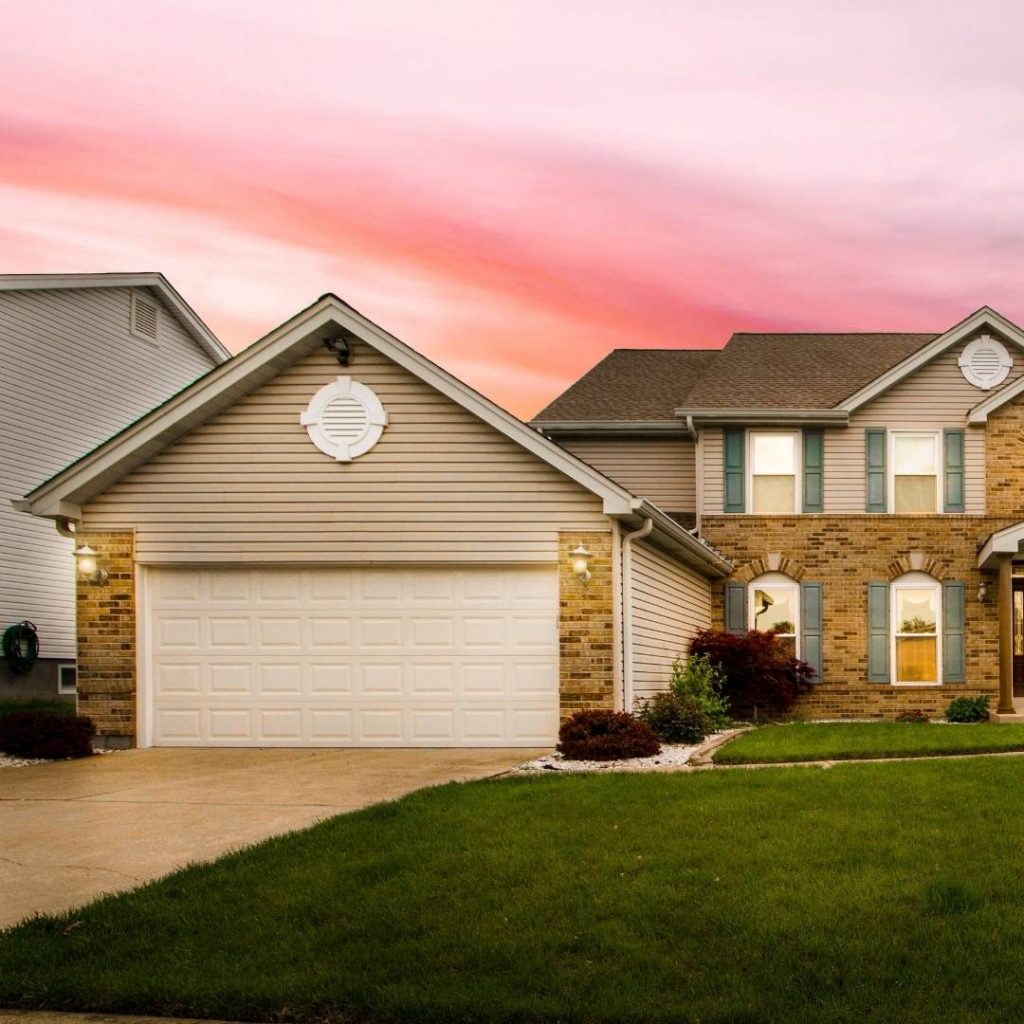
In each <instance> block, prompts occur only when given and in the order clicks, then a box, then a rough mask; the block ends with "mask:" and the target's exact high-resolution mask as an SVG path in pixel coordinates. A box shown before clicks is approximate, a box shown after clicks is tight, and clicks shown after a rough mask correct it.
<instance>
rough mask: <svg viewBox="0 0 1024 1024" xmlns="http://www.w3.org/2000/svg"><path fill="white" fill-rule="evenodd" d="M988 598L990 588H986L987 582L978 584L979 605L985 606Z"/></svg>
mask: <svg viewBox="0 0 1024 1024" xmlns="http://www.w3.org/2000/svg"><path fill="white" fill-rule="evenodd" d="M986 597H988V587H986V586H985V581H984V580H982V581H981V582H980V583H979V584H978V604H984V603H985V598H986Z"/></svg>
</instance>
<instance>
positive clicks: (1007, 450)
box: [985, 396, 1024, 522]
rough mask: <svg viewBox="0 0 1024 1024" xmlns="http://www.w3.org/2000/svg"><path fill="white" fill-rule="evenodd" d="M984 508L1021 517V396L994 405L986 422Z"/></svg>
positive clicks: (1023, 408)
mask: <svg viewBox="0 0 1024 1024" xmlns="http://www.w3.org/2000/svg"><path fill="white" fill-rule="evenodd" d="M985 502H986V504H985V511H986V512H987V513H988V515H990V516H1009V517H1011V521H1013V522H1019V521H1020V520H1021V519H1024V396H1021V397H1019V398H1015V399H1013V400H1012V401H1010V402H1007V403H1006V405H1004V406H1002V407H1001V408H999V409H997V410H996V411H995V412H994V413H993V414H992V415H991V416H989V418H988V423H987V424H986V426H985Z"/></svg>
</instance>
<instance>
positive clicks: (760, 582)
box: [748, 572, 800, 656]
mask: <svg viewBox="0 0 1024 1024" xmlns="http://www.w3.org/2000/svg"><path fill="white" fill-rule="evenodd" d="M749 594H750V611H749V619H748V621H749V622H750V628H751V629H758V630H760V631H761V632H762V633H766V632H767V631H768V630H770V629H774V630H775V633H776V635H777V636H778V638H779V640H780V641H781V643H782V644H783V646H784V647H785V648H786V650H788V651H789V652H790V653H791V654H793V655H794V656H798V652H797V637H798V636H799V635H800V584H799V583H797V582H796V580H794V579H790V577H789V576H785V575H783V574H782V573H781V572H770V573H766V574H765V575H764V576H759V577H758V578H757V579H756V580H754V581H753V582H752V583H751V584H750V588H749Z"/></svg>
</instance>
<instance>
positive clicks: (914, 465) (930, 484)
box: [889, 431, 942, 514]
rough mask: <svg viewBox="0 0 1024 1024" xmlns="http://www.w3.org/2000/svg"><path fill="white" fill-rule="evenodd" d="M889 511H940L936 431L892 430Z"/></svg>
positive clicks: (938, 446)
mask: <svg viewBox="0 0 1024 1024" xmlns="http://www.w3.org/2000/svg"><path fill="white" fill-rule="evenodd" d="M890 437H891V442H890V443H891V446H892V452H891V458H890V460H889V461H890V465H891V467H892V469H891V477H892V479H891V484H890V488H889V493H890V494H891V495H892V498H891V508H890V511H892V512H895V513H897V514H908V513H914V512H941V511H942V506H941V505H940V503H939V498H940V496H941V494H942V487H941V476H940V474H941V469H940V467H941V465H942V459H941V449H940V438H941V434H940V432H939V431H893V432H892V434H891V435H890Z"/></svg>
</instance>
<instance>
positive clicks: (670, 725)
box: [636, 690, 715, 743]
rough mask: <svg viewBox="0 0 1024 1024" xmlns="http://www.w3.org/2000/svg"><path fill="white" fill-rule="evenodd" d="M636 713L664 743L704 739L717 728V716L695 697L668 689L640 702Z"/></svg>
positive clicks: (694, 741)
mask: <svg viewBox="0 0 1024 1024" xmlns="http://www.w3.org/2000/svg"><path fill="white" fill-rule="evenodd" d="M636 717H637V718H638V719H639V720H640V721H641V722H643V723H644V725H649V726H650V727H651V729H653V730H654V733H655V734H656V735H657V737H658V739H659V740H661V741H662V743H700V741H701V740H702V739H704V737H705V736H708V735H710V734H711V733H713V732H714V731H715V722H714V719H712V717H711V716H710V715H709V714H708V713H707V712H706V711H705V710H704V709H703V708H702V707H701V706H700V704H699V702H698V701H697V700H696V699H695V698H693V697H680V696H679V695H678V694H675V693H672V691H671V690H666V691H664V692H663V693H656V694H654V696H653V697H650V698H649V699H647V700H641V701H638V702H637V709H636Z"/></svg>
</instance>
